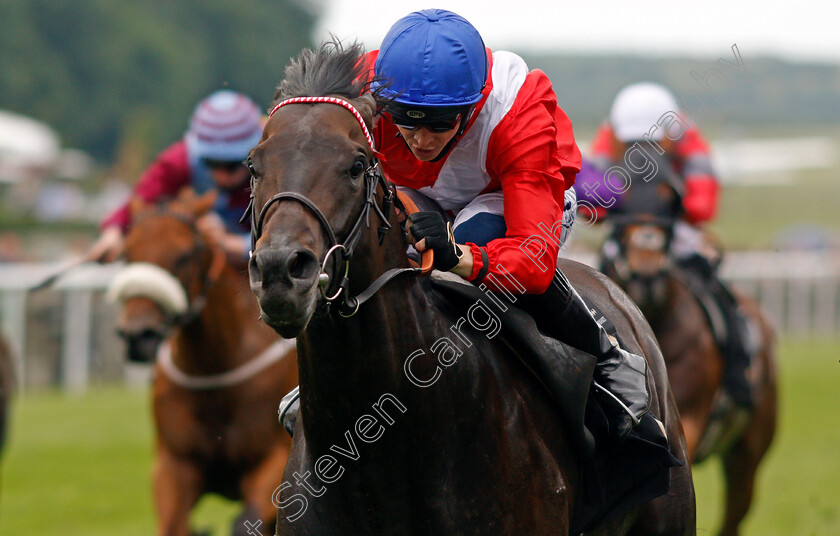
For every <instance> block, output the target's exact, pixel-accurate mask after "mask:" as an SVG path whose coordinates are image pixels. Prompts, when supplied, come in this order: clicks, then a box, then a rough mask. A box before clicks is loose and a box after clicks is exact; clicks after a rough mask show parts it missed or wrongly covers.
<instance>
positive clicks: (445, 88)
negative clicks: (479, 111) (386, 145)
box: [371, 9, 488, 117]
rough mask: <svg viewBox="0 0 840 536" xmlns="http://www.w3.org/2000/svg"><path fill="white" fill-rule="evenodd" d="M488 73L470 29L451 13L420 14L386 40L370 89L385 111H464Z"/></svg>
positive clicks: (429, 11) (398, 24)
mask: <svg viewBox="0 0 840 536" xmlns="http://www.w3.org/2000/svg"><path fill="white" fill-rule="evenodd" d="M487 71H488V61H487V52H486V49H485V47H484V41H483V40H482V39H481V35H479V33H478V30H476V29H475V27H473V25H472V24H470V23H469V22H468V21H467V20H466V19H464V18H463V17H461V16H460V15H456V14H455V13H452V12H451V11H446V10H444V9H424V10H422V11H416V12H414V13H411V14H410V15H408V16H406V17H403V18H402V19H400V20H398V21H397V22H396V23H395V24H394V25H393V26H392V27H391V29H390V30H389V31H388V33H387V34H386V35H385V39H384V40H383V41H382V46H381V47H380V49H379V55H378V56H377V58H376V64H375V65H374V72H375V75H376V79H377V80H376V81H375V82H374V83H373V84H372V85H371V89H372V90H373V91H374V94H377V95H378V97H380V98H381V100H385V101H386V102H387V103H388V105H387V107H388V109H389V111H393V110H394V109H396V110H397V111H398V112H399V111H402V112H409V111H410V110H411V108H413V107H419V108H424V109H425V112H424V113H427V114H428V113H429V112H430V110H429V108H440V109H441V110H440V111H441V112H443V111H444V110H443V109H448V110H453V109H455V108H457V109H464V108H465V107H468V106H472V105H474V104H475V103H477V102H478V101H480V100H481V91H482V90H483V89H484V83H485V80H487ZM432 113H433V112H432ZM409 117H413V115H411V114H409Z"/></svg>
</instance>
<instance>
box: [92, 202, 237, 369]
mask: <svg viewBox="0 0 840 536" xmlns="http://www.w3.org/2000/svg"><path fill="white" fill-rule="evenodd" d="M215 199H216V194H215V193H214V192H210V193H207V194H205V195H203V196H200V197H199V196H196V195H195V194H194V193H193V192H192V191H191V190H185V191H183V192H182V193H181V195H180V196H179V197H178V198H177V199H175V200H173V201H171V202H170V203H168V204H166V205H160V206H148V205H146V204H145V203H143V202H142V201H140V200H135V201H133V202H132V203H131V211H132V226H131V229H130V230H129V231H128V233H127V235H126V237H125V257H126V261H127V265H126V266H125V268H123V270H122V271H120V273H118V274H117V276H116V277H115V278H114V280H113V281H112V283H111V286H110V288H109V289H108V295H109V297H110V298H111V299H113V300H115V301H117V302H119V303H121V304H122V309H121V312H120V316H119V319H118V321H117V332H118V333H119V335H120V337H122V338H123V339H125V341H126V343H127V345H128V358H129V360H131V361H136V362H141V363H149V362H154V360H155V355H156V353H157V350H158V347H159V345H160V343H161V342H162V341H163V340H164V339H165V338H166V337H167V335H168V334H169V332H170V330H171V329H172V328H173V327H174V326H176V325H184V324H186V323H188V322H190V321H191V320H193V319H194V318H195V317H196V316H197V314H198V313H199V312H200V310H201V308H202V307H203V305H204V300H205V294H206V292H207V290H208V287H209V285H210V284H211V283H212V281H213V280H214V279H216V278H218V277H219V275H220V273H221V271H222V269H223V268H224V266H225V262H226V260H225V254H224V252H223V251H222V250H221V249H220V248H219V247H217V246H215V245H213V244H211V243H209V242H208V241H207V240H206V239H205V238H203V237H202V235H201V233H199V231H198V228H197V226H196V222H197V220H198V219H199V218H200V217H202V216H204V215H205V214H206V213H207V212H208V211H210V209H211V208H212V207H213V204H214V203H215Z"/></svg>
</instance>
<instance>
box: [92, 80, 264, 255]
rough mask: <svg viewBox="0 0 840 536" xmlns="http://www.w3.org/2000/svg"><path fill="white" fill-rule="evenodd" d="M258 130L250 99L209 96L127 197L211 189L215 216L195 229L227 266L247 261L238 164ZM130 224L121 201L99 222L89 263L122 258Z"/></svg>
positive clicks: (244, 176)
mask: <svg viewBox="0 0 840 536" xmlns="http://www.w3.org/2000/svg"><path fill="white" fill-rule="evenodd" d="M262 128H263V118H262V112H261V111H260V108H259V106H257V104H256V103H255V102H254V101H253V100H251V99H250V98H249V97H247V96H246V95H244V94H242V93H238V92H235V91H231V90H226V89H224V90H219V91H216V92H214V93H212V94H211V95H209V96H208V97H206V98H205V99H203V100H202V101H201V102H199V103H198V105H197V106H196V108H195V110H194V111H193V114H192V117H191V119H190V123H189V128H188V129H187V132H186V134H185V135H184V137H183V138H182V139H181V140H179V141H177V142H176V143H174V144H172V145H171V146H169V147H168V148H167V149H165V150H164V151H163V152H162V153H161V154H160V155H159V156H158V158H157V160H155V162H154V163H153V164H152V165H151V166H150V167H149V168H148V169H146V171H145V172H144V173H143V175H142V176H141V177H140V180H139V181H138V182H137V185H136V186H135V187H134V192H133V194H132V197H135V198H139V199H142V200H143V201H145V202H147V203H155V202H157V201H160V200H163V199H168V198H172V197H175V196H176V195H177V194H178V192H179V191H180V190H181V189H183V188H186V187H191V188H193V189H194V190H195V191H196V193H198V194H202V193H205V192H207V191H209V190H216V191H217V192H218V194H219V195H218V197H217V200H216V206H215V210H214V212H213V213H210V214H208V215H206V216H204V217H203V218H201V219H200V220H199V221H198V223H197V225H198V226H199V229H200V230H201V231H202V233H203V234H204V235H205V236H208V237H209V238H210V239H211V240H212V241H214V242H215V243H217V244H219V245H220V246H221V247H222V249H224V250H225V252H226V253H227V254H228V257H229V258H230V259H231V260H232V261H234V262H239V263H244V262H247V259H248V251H249V249H250V247H251V242H250V240H251V239H250V234H249V227H248V224H245V225H242V224H240V223H239V218H240V217H241V215H242V213H243V212H244V211H245V208H246V207H247V206H248V201H249V191H248V177H249V173H248V169H247V168H246V167H245V165H244V164H243V161H244V160H245V158H246V157H247V156H248V152H249V151H250V150H251V148H252V147H253V146H254V145H256V144H257V143H259V141H260V137H261V136H262ZM130 224H131V212H130V208H129V203H128V202H126V203H125V204H124V205H123V206H122V207H120V208H119V209H117V210H116V211H114V212H113V213H111V214H110V215H108V216H107V217H106V218H105V219H104V220H103V221H102V224H101V229H102V234H101V235H100V238H99V240H98V241H97V242H96V244H94V245H93V247H92V248H91V251H90V252H89V253H88V256H89V258H90V259H92V260H94V259H95V260H102V261H113V260H115V259H116V258H117V257H118V256H119V255H120V254H121V253H122V249H123V236H124V234H125V232H126V230H127V228H128V227H129V225H130Z"/></svg>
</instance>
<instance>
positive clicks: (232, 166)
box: [201, 158, 245, 172]
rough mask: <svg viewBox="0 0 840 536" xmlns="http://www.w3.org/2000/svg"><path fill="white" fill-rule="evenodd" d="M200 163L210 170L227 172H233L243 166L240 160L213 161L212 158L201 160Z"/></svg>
mask: <svg viewBox="0 0 840 536" xmlns="http://www.w3.org/2000/svg"><path fill="white" fill-rule="evenodd" d="M201 162H202V163H203V164H204V165H205V166H207V167H208V168H210V169H221V170H224V171H228V172H233V171H236V170H237V169H239V168H240V167H241V166H244V165H245V164H244V162H242V161H241V160H215V159H213V158H202V159H201Z"/></svg>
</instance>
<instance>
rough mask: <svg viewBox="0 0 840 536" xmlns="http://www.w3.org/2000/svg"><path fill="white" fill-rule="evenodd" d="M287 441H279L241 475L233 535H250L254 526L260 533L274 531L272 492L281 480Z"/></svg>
mask: <svg viewBox="0 0 840 536" xmlns="http://www.w3.org/2000/svg"><path fill="white" fill-rule="evenodd" d="M289 444H290V441H288V440H286V441H283V442H282V443H281V444H280V445H278V446H277V447H275V448H274V449H273V450H272V451H271V453H270V454H269V455H268V456H266V457H265V459H263V460H262V462H260V464H259V465H257V467H256V468H254V470H253V471H251V472H250V473H249V474H248V475H246V476H245V478H243V480H242V484H241V487H242V499H243V502H244V506H245V509H244V511H243V512H242V514H241V515H240V516H239V517H237V519H236V521H234V525H233V536H254V535H255V534H257V532H258V530H259V531H261V533H262V534H266V535H269V534H274V524H275V521H276V518H277V507H276V506H274V503H273V501H272V496H273V494H274V490H276V489H277V487H278V486H280V484H281V482H282V480H283V471H284V469H285V468H286V460H287V459H288V458H289V448H290V445H289ZM257 522H259V523H257ZM257 527H258V528H257Z"/></svg>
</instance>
